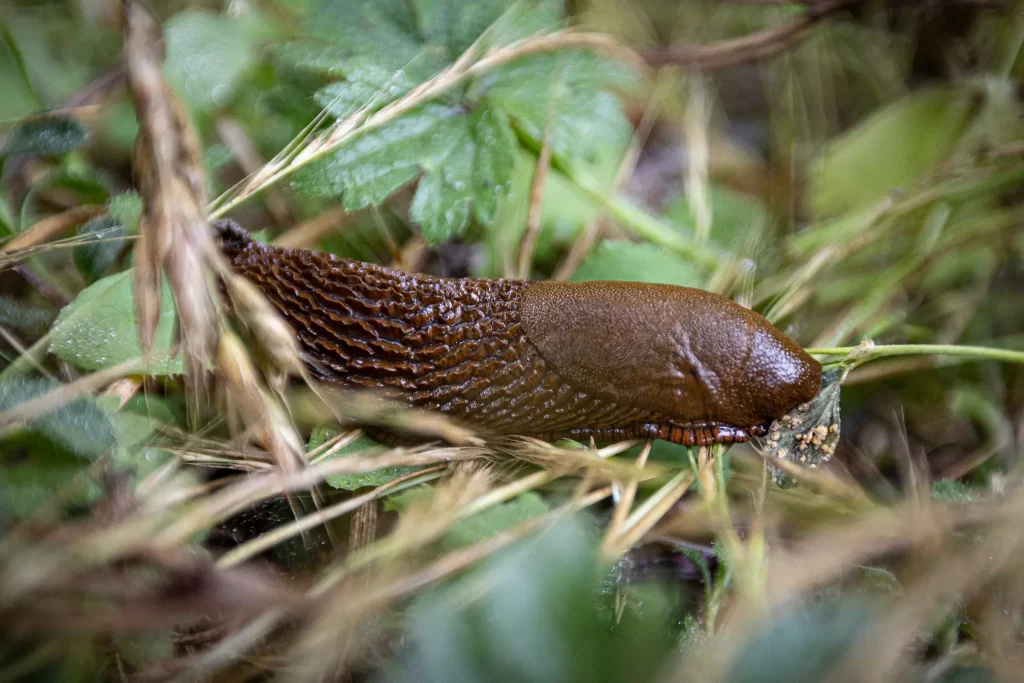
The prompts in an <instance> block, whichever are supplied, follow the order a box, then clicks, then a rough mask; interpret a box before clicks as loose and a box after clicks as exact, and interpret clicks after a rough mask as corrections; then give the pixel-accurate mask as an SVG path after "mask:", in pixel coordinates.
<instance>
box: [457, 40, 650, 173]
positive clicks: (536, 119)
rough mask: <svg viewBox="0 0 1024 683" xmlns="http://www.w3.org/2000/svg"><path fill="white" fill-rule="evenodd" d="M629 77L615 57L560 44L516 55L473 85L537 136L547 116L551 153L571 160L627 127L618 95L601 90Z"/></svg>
mask: <svg viewBox="0 0 1024 683" xmlns="http://www.w3.org/2000/svg"><path fill="white" fill-rule="evenodd" d="M632 83H633V80H632V74H631V73H630V72H629V71H628V70H626V69H625V68H624V67H623V66H622V65H621V64H620V63H618V62H614V61H611V60H609V59H606V58H604V57H601V56H599V55H595V54H593V53H590V52H586V51H582V50H563V51H560V52H556V53H553V54H538V55H532V56H529V57H524V58H522V59H519V60H516V61H514V62H512V63H510V64H507V65H505V66H503V67H501V68H500V69H497V70H495V71H494V72H492V73H490V74H487V75H485V76H483V77H482V78H481V79H480V82H479V84H478V86H477V87H478V88H479V91H480V92H479V94H480V95H483V96H485V97H486V98H487V100H488V101H490V102H491V103H492V104H494V105H496V106H497V107H498V108H499V109H501V110H502V111H504V112H505V113H506V114H507V115H508V116H510V117H511V118H512V119H514V121H515V122H516V124H518V125H519V126H520V127H522V129H523V131H524V133H525V135H527V136H528V137H529V138H532V139H533V140H535V141H537V142H539V141H540V140H542V139H543V137H544V131H545V129H546V128H547V127H548V120H549V118H550V119H551V124H550V131H549V141H550V144H551V150H552V153H553V154H555V155H556V156H558V157H561V158H564V159H566V160H575V159H580V158H588V157H590V156H591V155H592V149H593V147H594V145H595V143H596V141H600V140H605V139H608V138H612V139H616V138H618V137H619V136H621V135H622V132H623V131H627V130H630V126H629V122H628V121H627V120H626V118H625V114H623V112H622V107H621V105H620V104H619V102H618V100H617V99H616V98H615V97H613V96H612V95H610V94H609V93H608V92H606V91H605V90H606V89H608V88H613V87H629V86H631V85H632Z"/></svg>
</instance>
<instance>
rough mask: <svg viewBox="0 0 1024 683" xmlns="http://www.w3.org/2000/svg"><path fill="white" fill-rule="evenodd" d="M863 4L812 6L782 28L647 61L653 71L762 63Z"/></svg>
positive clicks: (649, 54)
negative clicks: (824, 21) (828, 20)
mask: <svg viewBox="0 0 1024 683" xmlns="http://www.w3.org/2000/svg"><path fill="white" fill-rule="evenodd" d="M859 1H860V0H824V1H823V2H816V3H812V4H808V5H807V6H806V9H805V11H804V13H803V14H802V15H801V16H799V17H798V18H796V19H793V20H792V21H789V22H786V23H784V24H781V25H779V26H773V27H772V28H768V29H764V30H763V31H757V32H754V33H751V34H748V35H745V36H741V37H739V38H731V39H728V40H721V41H718V42H715V43H709V44H707V45H674V46H672V47H668V48H662V49H656V50H648V51H646V52H644V53H643V57H644V60H645V61H646V62H647V63H648V64H649V65H651V66H653V67H660V66H669V65H675V66H683V67H686V68H688V69H720V68H723V67H727V66H736V65H737V64H745V63H747V62H756V61H761V60H764V59H768V58H769V57H774V56H776V55H778V54H781V53H783V52H785V51H787V50H789V49H791V48H792V47H794V46H795V45H797V44H798V43H799V42H800V41H801V40H803V38H804V36H805V35H806V33H807V32H808V30H809V29H810V28H811V27H813V26H814V25H815V24H817V23H818V22H819V21H821V20H822V19H824V18H826V17H828V16H830V15H832V14H834V13H836V12H838V11H839V10H841V9H843V8H845V7H847V6H849V5H854V4H856V3H857V2H859Z"/></svg>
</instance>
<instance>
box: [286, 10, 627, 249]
mask: <svg viewBox="0 0 1024 683" xmlns="http://www.w3.org/2000/svg"><path fill="white" fill-rule="evenodd" d="M410 2H411V3H412V5H413V6H412V7H411V8H408V7H407V8H405V9H404V10H403V9H402V3H401V2H400V1H399V0H387V1H384V2H373V3H363V2H355V1H354V0H322V1H321V2H320V3H318V4H317V5H316V9H315V10H314V11H313V12H311V14H310V16H309V20H310V21H311V22H312V23H311V24H310V27H309V30H310V31H311V32H312V33H313V34H314V35H315V36H316V37H319V38H320V39H322V40H324V41H330V42H332V43H334V44H335V45H336V46H338V47H339V48H340V49H339V50H323V49H316V48H314V47H313V45H312V44H310V45H308V46H305V47H298V46H296V47H293V48H291V49H290V50H289V53H290V57H289V58H290V59H292V60H293V61H294V62H298V63H301V64H304V65H307V66H308V68H309V69H310V70H314V71H317V72H319V73H327V74H329V75H333V76H337V75H343V76H344V80H342V81H338V82H335V83H332V84H330V85H328V86H326V87H324V88H322V89H321V90H319V91H318V92H317V95H316V98H317V101H318V102H320V103H321V104H322V105H324V106H325V107H326V108H327V109H328V110H329V111H330V112H331V113H332V114H334V115H335V116H336V117H338V118H343V117H345V116H348V115H349V114H351V113H352V112H353V111H355V110H356V109H358V108H360V107H364V106H368V107H369V109H371V110H375V109H379V108H380V107H382V106H383V105H385V104H386V103H388V102H391V101H393V100H394V99H396V98H398V97H400V96H402V95H404V94H406V93H407V92H409V91H410V90H411V89H412V88H414V87H415V86H416V85H418V84H419V83H421V82H423V81H424V80H426V79H428V78H430V77H431V76H432V75H433V74H435V73H437V72H438V71H439V70H440V69H442V68H443V67H444V66H445V65H446V64H449V63H450V62H451V61H452V60H453V59H454V58H455V57H457V56H458V55H459V54H460V53H461V52H462V51H463V50H464V49H465V48H466V47H467V46H468V45H469V44H470V43H472V42H473V41H474V40H476V39H477V38H478V37H479V36H480V35H481V34H482V33H483V32H484V31H485V30H487V28H488V27H489V26H492V25H493V27H492V30H491V33H489V34H488V40H487V44H488V45H491V46H494V45H499V44H502V42H503V41H509V40H514V39H517V38H521V37H525V36H527V35H532V34H534V33H536V32H540V31H551V30H556V29H557V28H559V27H560V26H561V25H562V23H563V13H562V9H561V3H558V2H550V1H548V0H541V1H540V2H519V3H514V4H511V3H509V2H507V0H487V1H485V2H477V3H468V4H467V3H464V2H459V1H457V0H410ZM510 7H511V9H509V8H510ZM346 50H347V51H349V52H351V53H352V55H358V57H356V56H352V55H349V56H345V55H344V54H343V53H344V52H345V51H346ZM328 62H330V64H328ZM631 82H632V80H631V77H630V75H629V74H628V72H627V71H625V70H624V69H623V68H622V67H620V66H618V65H617V64H616V63H614V62H611V61H609V60H607V59H603V58H601V57H597V56H595V55H593V54H591V53H589V52H586V51H580V50H568V51H563V52H559V53H557V54H555V55H535V56H531V57H526V58H522V59H520V60H518V61H516V62H513V63H512V64H509V65H506V66H504V67H502V68H500V69H498V70H496V71H495V72H493V73H491V74H487V75H485V76H482V77H481V78H480V79H478V80H477V81H476V82H474V83H470V84H467V85H466V86H465V87H464V88H462V87H460V88H457V89H456V90H457V92H449V93H446V94H445V95H442V96H440V97H439V98H438V101H437V102H434V103H431V104H427V105H424V106H421V107H419V108H418V109H416V110H415V111H414V112H410V113H408V114H406V115H404V116H401V117H399V118H398V119H396V120H395V121H392V122H390V123H388V124H386V126H385V127H384V128H382V129H378V130H374V131H371V132H369V133H367V134H365V135H362V136H359V137H357V139H356V140H354V141H353V142H352V143H350V144H348V145H346V146H345V147H343V148H341V149H339V150H336V151H335V152H332V153H331V154H329V155H328V156H327V157H325V158H324V159H321V160H319V161H317V162H314V163H312V164H310V165H309V166H308V167H307V168H305V169H303V170H302V171H300V172H299V173H298V174H297V176H296V178H295V181H294V182H295V183H296V185H297V186H298V187H299V188H300V189H302V190H304V191H306V192H308V193H310V194H314V195H318V196H330V197H334V196H339V195H341V196H342V198H343V202H344V204H345V206H346V207H347V208H349V209H351V210H356V209H360V208H363V207H365V206H369V205H376V204H380V203H381V202H382V201H384V199H386V198H387V197H388V196H389V195H390V194H391V193H393V192H395V191H396V190H397V189H398V188H400V187H402V186H403V185H405V184H406V183H409V182H411V181H412V180H413V179H414V178H416V177H417V176H418V175H419V174H420V173H421V172H422V173H423V178H422V180H421V182H420V185H419V188H418V190H417V193H416V196H415V198H414V200H413V204H412V207H411V216H412V218H413V220H414V221H416V222H417V223H418V224H419V225H420V226H421V227H422V229H423V234H424V236H425V238H426V239H427V241H428V242H431V243H438V242H441V241H443V240H445V239H448V238H450V237H453V236H457V235H459V234H461V233H462V232H463V231H465V229H466V228H467V226H468V225H469V218H470V215H471V211H472V212H475V215H476V217H477V219H478V220H479V221H480V222H481V223H482V224H484V225H486V226H490V225H492V223H493V222H494V221H495V220H496V217H497V213H498V207H499V205H500V203H501V202H502V201H503V199H504V198H506V197H507V196H508V195H509V193H510V192H511V190H512V188H511V184H510V183H511V178H512V175H513V171H514V167H515V150H516V147H517V140H516V136H515V134H514V133H513V132H512V127H511V121H510V118H514V119H515V121H516V124H517V125H519V126H521V127H525V128H526V129H527V134H528V135H533V136H534V137H535V138H536V139H538V140H539V139H540V137H541V136H542V134H543V131H544V130H545V127H546V123H547V119H548V118H549V116H550V117H554V119H553V120H554V123H553V125H552V145H553V148H554V150H555V152H556V153H557V154H559V155H563V156H572V157H574V158H576V159H577V160H586V159H589V158H591V157H594V156H595V152H594V145H593V142H594V141H595V140H608V139H616V140H617V139H618V138H620V137H622V136H623V135H625V136H626V137H627V138H628V135H629V132H630V130H631V128H630V126H629V123H628V121H626V119H625V117H624V116H623V113H622V108H621V106H620V104H619V102H618V101H617V100H616V99H615V98H614V97H612V96H611V95H610V94H608V93H607V92H604V90H605V89H606V88H608V87H615V86H618V85H625V84H627V83H631ZM462 90H464V91H465V92H464V93H463V92H461V91H462ZM431 117H434V118H435V119H437V120H431ZM442 171H443V172H442Z"/></svg>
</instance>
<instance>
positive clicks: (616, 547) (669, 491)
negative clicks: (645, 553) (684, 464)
mask: <svg viewBox="0 0 1024 683" xmlns="http://www.w3.org/2000/svg"><path fill="white" fill-rule="evenodd" d="M693 482H694V475H693V473H692V472H690V471H686V470H684V471H681V472H679V473H678V474H676V475H675V476H674V477H672V479H670V480H669V481H668V482H666V483H665V485H664V486H662V487H661V488H660V489H658V490H657V491H656V492H654V493H653V494H651V496H650V497H649V498H647V500H645V501H644V502H643V504H641V505H640V506H638V507H637V509H636V510H634V511H633V514H631V515H630V516H629V517H628V518H627V519H626V521H625V522H624V523H623V524H622V532H621V533H620V534H619V536H618V537H616V538H615V540H614V541H611V542H609V544H608V550H607V551H606V553H607V555H608V556H610V557H618V556H619V555H621V554H622V553H624V552H626V551H627V550H629V549H630V548H632V547H633V546H634V545H636V544H637V543H639V542H640V539H642V538H643V537H644V535H645V534H647V532H648V531H650V530H651V529H653V528H654V525H655V524H657V523H658V522H659V521H661V518H662V517H664V516H665V514H666V513H667V512H668V511H669V510H671V509H672V507H673V506H674V505H675V504H676V503H677V502H678V501H679V499H680V498H682V497H683V495H684V494H685V493H686V492H687V491H688V490H689V488H690V487H691V486H692V485H693Z"/></svg>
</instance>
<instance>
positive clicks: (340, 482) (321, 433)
mask: <svg viewBox="0 0 1024 683" xmlns="http://www.w3.org/2000/svg"><path fill="white" fill-rule="evenodd" d="M337 434H338V430H337V429H336V428H334V427H318V428H316V429H314V430H313V433H312V434H311V435H310V437H309V446H308V448H307V450H308V451H312V450H313V449H314V448H318V447H320V446H321V445H323V444H324V443H325V442H326V441H328V440H329V439H331V438H333V437H335V436H337ZM387 450H389V449H388V447H387V446H385V445H383V444H380V443H377V442H376V441H374V440H373V439H371V438H370V437H368V436H365V435H364V436H360V437H359V438H358V439H356V440H355V441H353V442H352V443H350V444H349V445H347V446H345V447H344V448H342V449H340V450H338V451H337V452H335V453H332V454H331V456H330V459H334V458H343V457H345V456H347V455H353V454H358V455H360V456H362V457H373V456H375V455H380V454H381V453H383V452H385V451H387ZM421 469H423V468H422V467H384V468H381V469H379V470H374V471H372V472H362V473H360V474H336V475H332V476H329V477H327V479H326V481H327V484H328V485H330V486H332V487H334V488H336V489H344V490H345V491H356V490H358V489H363V488H377V487H378V486H383V485H384V484H387V483H388V482H389V481H393V480H395V479H398V478H399V477H404V476H406V475H407V474H412V473H413V472H418V471H419V470H421Z"/></svg>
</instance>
